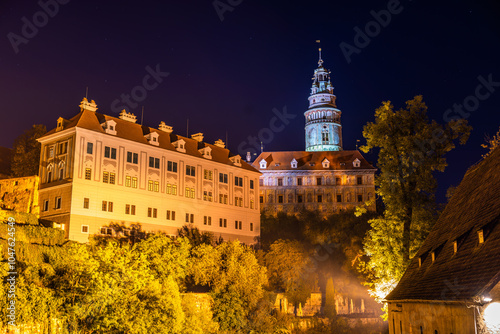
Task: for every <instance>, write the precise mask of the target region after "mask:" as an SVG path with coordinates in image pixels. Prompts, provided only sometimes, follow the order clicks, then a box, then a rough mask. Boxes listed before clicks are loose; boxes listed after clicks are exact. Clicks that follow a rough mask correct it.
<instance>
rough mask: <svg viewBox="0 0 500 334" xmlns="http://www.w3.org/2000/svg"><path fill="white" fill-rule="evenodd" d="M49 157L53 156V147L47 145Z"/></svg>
mask: <svg viewBox="0 0 500 334" xmlns="http://www.w3.org/2000/svg"><path fill="white" fill-rule="evenodd" d="M48 154H49V158H53V157H54V147H53V146H52V147H49V153H48Z"/></svg>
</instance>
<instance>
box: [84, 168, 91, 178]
mask: <svg viewBox="0 0 500 334" xmlns="http://www.w3.org/2000/svg"><path fill="white" fill-rule="evenodd" d="M91 175H92V169H90V168H85V180H90V179H91Z"/></svg>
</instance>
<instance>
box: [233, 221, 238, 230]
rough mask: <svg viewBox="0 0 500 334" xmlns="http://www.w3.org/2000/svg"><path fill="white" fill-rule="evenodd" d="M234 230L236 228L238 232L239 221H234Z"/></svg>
mask: <svg viewBox="0 0 500 334" xmlns="http://www.w3.org/2000/svg"><path fill="white" fill-rule="evenodd" d="M234 228H235V229H236V230H237V229H238V221H237V220H235V221H234Z"/></svg>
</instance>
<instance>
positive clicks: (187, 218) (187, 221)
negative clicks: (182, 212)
mask: <svg viewBox="0 0 500 334" xmlns="http://www.w3.org/2000/svg"><path fill="white" fill-rule="evenodd" d="M186 223H189V213H186Z"/></svg>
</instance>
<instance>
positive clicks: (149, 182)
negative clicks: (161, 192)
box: [148, 180, 153, 191]
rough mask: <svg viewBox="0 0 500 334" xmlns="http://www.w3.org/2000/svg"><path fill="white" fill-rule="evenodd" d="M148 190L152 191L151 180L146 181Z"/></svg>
mask: <svg viewBox="0 0 500 334" xmlns="http://www.w3.org/2000/svg"><path fill="white" fill-rule="evenodd" d="M148 190H149V191H153V181H152V180H149V181H148Z"/></svg>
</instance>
